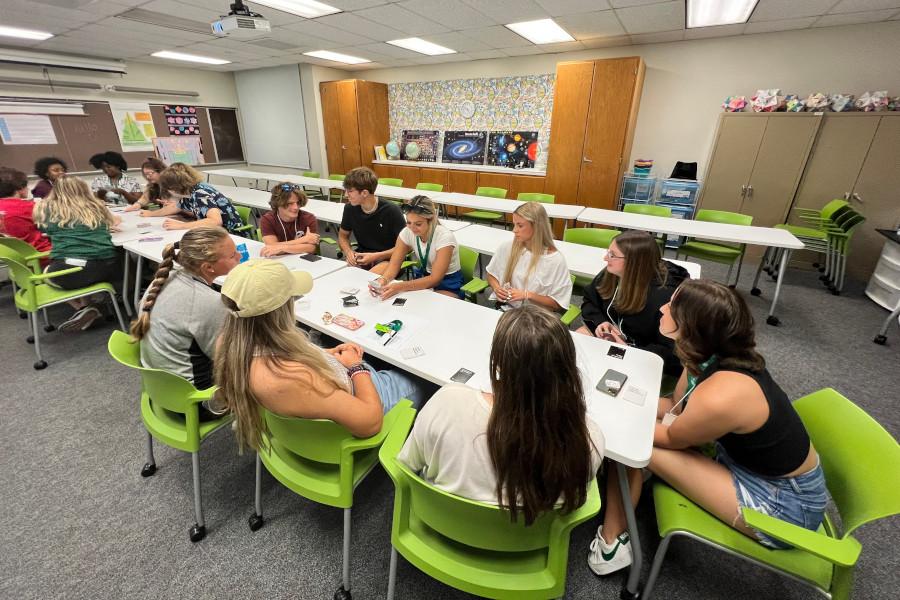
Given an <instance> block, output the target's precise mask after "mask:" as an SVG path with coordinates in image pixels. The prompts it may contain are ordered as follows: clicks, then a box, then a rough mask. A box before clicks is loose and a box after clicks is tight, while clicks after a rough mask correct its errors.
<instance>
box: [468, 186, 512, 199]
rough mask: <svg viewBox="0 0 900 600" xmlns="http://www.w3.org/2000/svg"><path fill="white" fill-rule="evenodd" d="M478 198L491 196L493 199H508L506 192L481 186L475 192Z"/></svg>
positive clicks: (501, 189)
mask: <svg viewBox="0 0 900 600" xmlns="http://www.w3.org/2000/svg"><path fill="white" fill-rule="evenodd" d="M475 195H476V196H489V197H491V198H506V190H505V189H503V188H498V187H488V186H481V187H480V188H478V189H477V190H475Z"/></svg>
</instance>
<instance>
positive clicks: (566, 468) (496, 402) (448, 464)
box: [398, 304, 604, 524]
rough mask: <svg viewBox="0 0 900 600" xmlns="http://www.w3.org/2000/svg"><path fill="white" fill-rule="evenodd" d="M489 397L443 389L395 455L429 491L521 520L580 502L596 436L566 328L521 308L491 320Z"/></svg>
mask: <svg viewBox="0 0 900 600" xmlns="http://www.w3.org/2000/svg"><path fill="white" fill-rule="evenodd" d="M490 373H491V392H492V393H487V392H482V391H480V390H477V389H474V388H470V387H467V386H464V385H460V384H449V385H446V386H444V387H443V388H441V389H440V390H439V391H438V392H437V393H436V394H435V395H434V396H432V397H431V399H430V400H429V401H428V402H427V403H426V404H425V406H424V407H422V409H421V410H420V411H419V415H418V417H417V418H416V422H415V424H414V425H413V428H412V432H411V433H410V435H409V438H408V439H407V440H406V443H405V444H404V446H403V449H402V450H401V451H400V454H399V455H398V459H399V460H401V461H402V462H403V463H404V464H406V465H407V466H408V467H409V468H410V469H412V470H413V471H415V472H416V473H418V474H419V475H420V476H421V477H423V478H424V479H426V480H428V481H429V482H431V483H433V484H434V485H435V486H437V487H439V488H441V489H442V490H445V491H447V492H450V493H451V494H456V495H458V496H462V497H464V498H468V499H470V500H476V501H479V502H490V503H494V504H498V505H500V506H502V507H504V508H507V509H509V510H510V511H511V512H512V516H513V517H514V518H515V517H516V515H517V514H518V513H520V512H521V513H523V514H524V517H525V522H526V524H530V523H532V522H534V520H535V519H536V518H537V517H538V516H539V515H540V514H541V513H543V512H546V511H548V510H552V509H554V508H559V509H561V510H562V511H563V512H569V511H572V510H574V509H575V508H578V507H579V506H581V504H583V503H584V501H585V497H586V493H587V489H588V484H589V482H590V481H591V480H592V479H594V477H595V475H596V473H597V469H598V468H599V467H600V463H601V461H602V460H603V450H604V438H603V434H602V433H601V431H600V428H599V427H598V426H597V424H596V423H594V421H593V420H591V419H590V417H588V415H587V406H586V404H585V390H584V388H583V384H582V380H581V376H580V375H579V371H578V366H577V365H576V359H575V343H574V342H573V340H572V336H571V335H570V334H569V331H568V329H567V328H566V326H565V325H563V324H562V322H561V321H560V320H559V319H558V318H557V317H556V316H555V315H554V314H553V313H551V312H550V311H547V310H544V309H542V308H538V307H536V306H534V305H528V304H526V305H524V306H521V307H520V308H514V309H512V310H509V311H507V312H506V313H504V314H503V316H501V317H500V320H499V321H498V322H497V329H496V331H495V332H494V338H493V341H492V342H491V355H490Z"/></svg>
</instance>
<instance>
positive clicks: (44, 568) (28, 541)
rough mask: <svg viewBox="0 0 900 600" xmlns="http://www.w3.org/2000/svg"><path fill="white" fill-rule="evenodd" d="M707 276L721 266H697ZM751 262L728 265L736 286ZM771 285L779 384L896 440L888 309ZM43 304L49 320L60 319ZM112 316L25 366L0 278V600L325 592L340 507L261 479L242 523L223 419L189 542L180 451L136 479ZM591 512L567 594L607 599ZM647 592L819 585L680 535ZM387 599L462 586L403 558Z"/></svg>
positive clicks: (877, 560) (890, 554) (863, 594)
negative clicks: (853, 412) (113, 353)
mask: <svg viewBox="0 0 900 600" xmlns="http://www.w3.org/2000/svg"><path fill="white" fill-rule="evenodd" d="M703 266H704V274H705V275H706V276H711V277H714V278H715V277H718V278H720V279H721V278H722V277H723V275H724V270H723V269H720V268H718V267H717V266H715V265H709V264H704V265H703ZM751 276H752V273H746V272H745V274H744V276H743V277H742V282H741V286H740V289H742V290H743V291H745V292H746V290H748V289H749V282H750V278H751ZM773 289H774V284H772V283H771V282H766V283H765V285H764V286H763V294H764V295H763V297H762V298H751V297H749V295H748V299H749V302H750V305H751V306H752V308H753V311H754V314H755V316H756V319H757V322H758V327H757V330H758V338H759V346H760V348H761V349H762V352H763V353H764V355H765V357H766V358H767V360H768V364H769V368H770V369H771V371H772V373H773V374H774V376H775V378H776V380H778V381H779V382H780V383H781V385H782V386H783V387H784V388H785V390H786V391H787V392H788V394H789V395H790V396H791V397H799V396H801V395H803V394H806V393H809V392H812V391H815V390H817V389H820V388H823V387H828V386H831V387H834V388H836V389H837V390H839V391H840V392H842V393H843V394H844V395H846V396H848V397H849V398H851V399H852V400H854V401H855V402H857V403H858V404H859V405H860V406H861V407H862V408H863V409H865V410H866V411H868V412H869V413H870V414H872V415H873V416H874V417H875V418H876V419H877V420H878V421H879V422H881V423H882V424H883V426H884V427H885V428H886V429H887V430H888V431H889V432H891V434H892V435H894V436H895V437H897V435H898V433H900V416H898V413H900V411H898V410H897V398H898V394H897V390H898V388H900V368H898V367H900V329H898V328H897V326H896V325H894V326H892V328H891V329H890V330H889V332H888V345H887V346H877V345H875V344H873V343H872V338H873V337H874V335H875V333H876V332H877V330H878V328H879V327H880V325H881V322H882V320H883V319H884V318H885V316H886V313H885V311H883V310H882V309H881V308H879V307H877V306H876V305H874V304H873V303H872V302H870V301H869V300H868V299H866V298H865V297H864V296H863V294H862V289H863V285H862V284H860V283H858V282H850V284H849V285H848V289H847V291H846V293H845V294H844V295H843V296H841V297H834V296H832V295H830V294H828V293H827V292H825V291H824V290H823V289H822V287H821V285H820V284H819V283H818V282H817V281H816V280H815V276H814V274H813V273H808V272H800V271H797V270H792V271H791V272H790V274H789V276H788V281H787V286H786V289H785V290H784V295H783V300H782V303H781V306H780V307H779V310H778V315H779V316H780V317H781V320H782V323H783V324H782V325H781V326H780V327H777V328H776V327H771V326H767V325H766V324H765V323H764V320H765V314H766V311H767V309H768V299H769V298H770V297H771V294H772V292H773ZM68 312H69V309H68V308H65V307H62V308H57V309H54V310H53V311H52V313H51V314H52V318H53V320H54V321H56V322H60V321H62V320H63V319H64V318H65V317H66V316H67V315H68ZM112 328H113V323H109V322H107V323H103V324H102V325H100V326H98V327H95V328H94V329H92V330H89V331H86V332H83V333H79V334H68V335H67V334H61V333H58V332H54V333H49V334H43V336H42V339H43V340H44V344H43V350H44V353H45V358H46V359H47V360H48V362H49V363H50V366H49V368H48V369H46V370H44V371H34V370H32V362H33V361H34V356H33V348H32V346H30V345H28V344H27V343H26V342H25V339H24V338H25V336H26V335H27V334H28V331H27V325H26V321H24V320H19V319H18V318H17V317H16V315H15V312H14V310H13V306H12V302H11V300H10V291H9V287H5V288H3V289H2V290H0V365H2V368H0V379H2V384H0V392H2V393H0V396H2V400H0V456H2V463H0V498H2V506H3V507H4V514H3V517H4V524H3V526H2V531H3V535H2V554H0V572H2V574H3V576H2V578H0V597H2V598H10V599H17V600H18V599H22V600H25V599H31V598H42V599H43V598H67V599H72V600H74V599H79V598H91V599H94V598H151V597H152V598H223V597H236V598H301V599H306V598H331V596H332V594H333V592H334V590H335V588H336V587H337V586H338V584H339V583H340V557H341V535H342V528H341V527H342V521H341V512H340V511H339V510H337V509H332V508H328V507H324V506H319V505H317V504H314V503H313V502H310V501H307V500H304V499H302V498H300V497H298V496H296V495H294V494H293V493H292V492H290V491H289V490H287V489H286V488H284V487H282V486H281V485H280V484H278V483H277V482H276V481H275V480H274V479H273V478H272V477H271V476H269V475H268V474H267V473H266V474H264V478H263V504H264V511H265V514H266V518H267V522H266V525H265V526H264V527H263V528H262V529H260V530H259V531H257V532H255V533H251V532H250V530H249V528H248V527H247V517H248V516H249V515H250V514H251V513H252V510H253V478H254V457H253V455H252V454H245V455H243V456H240V455H238V453H237V448H236V445H235V443H234V440H233V437H232V435H231V433H230V431H222V432H219V433H218V434H216V435H215V436H213V437H212V438H211V439H209V440H208V441H207V442H206V443H205V444H204V446H203V448H202V451H201V460H202V478H203V497H204V502H205V505H204V506H205V512H206V520H207V528H208V531H209V534H208V536H207V538H206V539H205V540H204V541H202V542H200V543H198V544H192V543H191V542H190V541H189V540H188V528H189V527H190V525H191V524H192V523H193V517H192V495H191V460H190V457H189V456H188V455H185V454H181V453H179V452H177V451H174V450H171V449H169V448H166V447H163V446H161V445H157V447H156V459H157V464H158V466H159V470H158V471H157V473H156V475H155V476H154V477H151V478H147V479H144V478H141V476H140V468H141V465H142V464H143V462H144V439H145V438H144V436H145V433H144V431H143V429H142V426H141V423H140V419H139V416H138V409H137V406H138V404H137V402H138V391H139V381H138V376H137V375H136V374H135V373H134V372H131V371H129V370H127V369H125V368H123V367H121V366H119V365H118V364H117V363H115V362H113V361H112V359H110V358H109V356H108V355H107V353H106V340H107V338H108V336H109V334H110V332H111V331H112ZM392 498H393V487H392V485H391V482H390V480H389V479H388V478H387V477H386V476H385V475H384V473H383V472H382V471H381V470H380V469H376V470H375V471H374V472H373V473H372V474H371V475H370V477H369V478H368V479H367V480H366V481H365V482H363V484H362V485H361V486H360V487H359V488H358V489H357V491H356V498H355V506H354V509H353V512H354V516H353V527H354V532H353V563H352V575H353V594H354V597H355V598H357V599H363V598H383V597H384V596H385V592H386V586H387V569H388V561H389V556H390V548H389V544H390V523H391V510H392ZM638 519H639V523H640V529H641V539H642V540H643V542H644V545H645V549H646V555H645V556H646V559H647V560H646V563H645V571H644V577H646V572H647V570H648V569H649V562H650V559H651V558H652V556H653V552H654V551H655V549H656V546H657V543H658V536H657V533H656V530H655V521H654V516H653V508H652V501H651V499H650V498H649V495H648V496H647V497H646V498H645V500H644V501H643V502H642V503H641V505H640V506H639V508H638ZM596 525H597V523H596V521H591V522H589V523H587V524H585V525H583V526H581V527H579V528H578V529H577V530H576V531H575V532H574V534H573V536H572V544H571V553H570V559H569V571H568V588H567V594H566V597H567V598H592V599H593V598H617V597H618V593H619V589H620V586H621V585H622V582H623V579H624V578H623V575H622V574H615V575H612V576H609V577H607V578H603V579H601V578H597V577H595V576H594V575H593V574H592V573H591V572H590V571H589V570H588V568H587V566H586V564H585V553H586V550H587V547H588V544H589V542H590V540H591V538H592V536H593V532H594V528H595V527H596ZM898 532H900V520H897V519H894V520H886V521H881V522H878V523H874V524H871V525H868V526H866V527H863V528H862V529H861V530H860V531H859V532H858V537H859V539H860V540H861V542H862V544H863V553H862V557H861V559H860V562H859V566H858V569H857V582H856V588H855V594H854V597H855V598H865V599H873V600H874V599H887V598H896V597H897V589H898V587H900V569H898V568H897V567H898V558H897V557H898V553H897V550H896V546H897V542H898V541H900V536H898ZM657 590H658V595H657V597H659V598H676V599H682V598H683V599H688V598H691V599H696V598H729V599H730V600H744V599H751V598H784V599H806V598H809V599H811V598H817V597H820V596H819V595H818V594H817V593H816V592H815V591H813V590H811V589H809V588H806V587H804V586H802V585H799V584H797V583H795V582H793V581H791V580H789V579H786V578H784V577H780V576H773V575H771V574H770V573H769V572H767V571H765V570H762V569H760V568H757V567H754V566H752V565H749V564H748V563H744V562H742V561H739V560H737V559H734V558H732V557H729V556H727V555H725V554H723V553H720V552H716V551H713V550H711V549H708V548H706V547H704V546H701V545H700V544H697V543H694V542H689V541H676V542H674V543H673V545H672V548H671V549H670V552H669V557H668V559H667V563H666V565H665V567H664V568H663V572H662V575H661V578H660V581H659V585H658V588H657ZM397 597H398V598H465V597H467V596H466V595H465V594H462V593H460V592H457V591H456V590H453V589H450V588H447V587H445V586H443V585H442V584H440V583H438V582H436V581H434V580H432V579H430V578H429V577H427V576H425V575H424V574H422V573H420V572H419V571H418V570H417V569H415V568H414V567H412V566H411V565H409V564H408V563H406V562H405V561H403V560H402V559H401V561H400V566H399V583H398V589H397Z"/></svg>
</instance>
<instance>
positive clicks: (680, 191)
mask: <svg viewBox="0 0 900 600" xmlns="http://www.w3.org/2000/svg"><path fill="white" fill-rule="evenodd" d="M699 191H700V182H699V181H691V180H688V179H663V180H661V181H660V182H659V195H658V196H657V198H656V203H657V204H690V205H694V204H697V192H699Z"/></svg>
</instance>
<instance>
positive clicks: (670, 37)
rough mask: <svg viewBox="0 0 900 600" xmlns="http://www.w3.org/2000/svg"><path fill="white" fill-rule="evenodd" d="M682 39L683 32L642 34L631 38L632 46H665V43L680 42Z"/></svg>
mask: <svg viewBox="0 0 900 600" xmlns="http://www.w3.org/2000/svg"><path fill="white" fill-rule="evenodd" d="M683 39H684V30H683V29H682V30H678V31H661V32H658V33H642V34H638V35H632V36H631V42H632V43H633V44H665V43H667V42H680V41H681V40H683Z"/></svg>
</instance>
